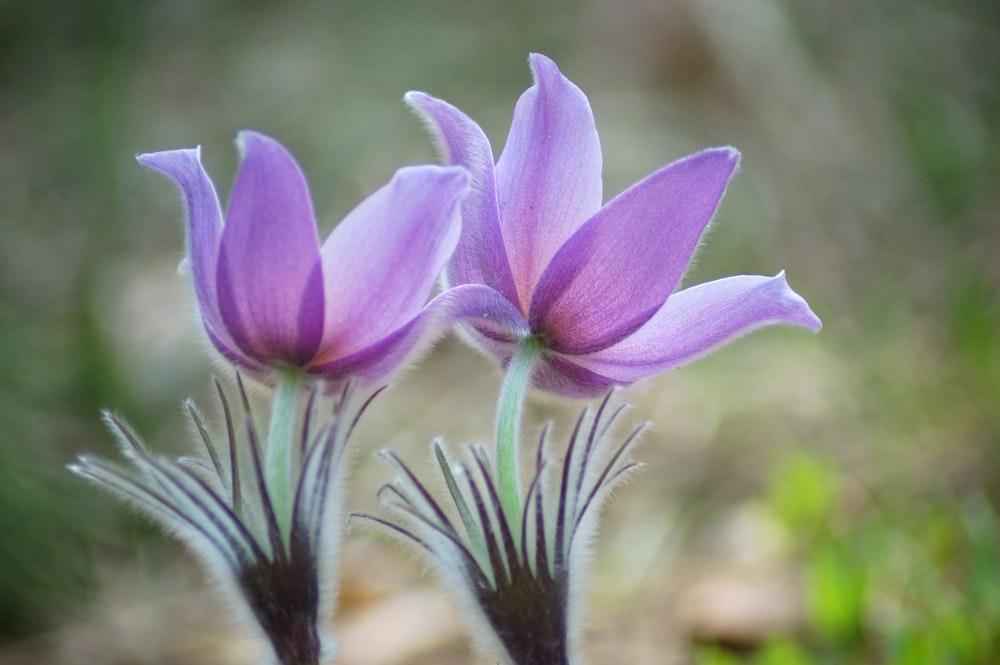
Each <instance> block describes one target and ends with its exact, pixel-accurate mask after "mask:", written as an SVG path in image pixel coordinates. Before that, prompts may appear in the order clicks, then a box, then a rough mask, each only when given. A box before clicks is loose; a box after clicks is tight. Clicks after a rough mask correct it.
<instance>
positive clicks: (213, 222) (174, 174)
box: [136, 146, 236, 355]
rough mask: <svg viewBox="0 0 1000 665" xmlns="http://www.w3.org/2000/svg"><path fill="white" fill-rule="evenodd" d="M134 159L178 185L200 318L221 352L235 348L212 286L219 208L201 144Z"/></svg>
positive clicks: (188, 263)
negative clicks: (181, 198) (182, 201)
mask: <svg viewBox="0 0 1000 665" xmlns="http://www.w3.org/2000/svg"><path fill="white" fill-rule="evenodd" d="M136 159H137V160H138V162H139V163H140V164H142V165H143V166H148V167H150V168H154V169H156V170H157V171H159V172H160V173H163V174H164V175H166V176H168V177H169V178H171V179H172V180H173V181H174V182H175V183H177V186H178V188H180V190H181V195H182V196H183V197H184V216H185V226H184V242H185V246H186V249H185V252H184V259H185V262H186V263H187V265H188V266H189V269H190V270H191V277H192V281H193V282H194V292H195V297H196V298H197V299H198V309H199V310H200V311H201V318H202V321H203V322H204V324H205V327H206V328H207V329H208V331H209V336H210V337H211V338H212V341H213V343H215V345H216V346H218V347H219V351H220V352H221V353H223V354H224V355H225V354H226V353H227V352H230V353H231V352H235V351H236V349H235V344H234V343H233V341H232V339H231V338H230V336H229V334H228V332H227V331H226V329H225V326H223V325H222V317H221V315H220V313H219V301H218V298H217V297H216V290H215V271H216V262H217V261H218V258H219V241H220V238H221V237H222V209H221V208H220V206H219V198H218V196H217V195H216V193H215V186H214V185H213V184H212V180H211V179H210V178H209V177H208V174H207V173H206V172H205V168H204V167H203V166H202V164H201V147H200V146H199V147H197V148H186V149H182V150H165V151H163V152H150V153H145V154H142V155H139V156H137V157H136Z"/></svg>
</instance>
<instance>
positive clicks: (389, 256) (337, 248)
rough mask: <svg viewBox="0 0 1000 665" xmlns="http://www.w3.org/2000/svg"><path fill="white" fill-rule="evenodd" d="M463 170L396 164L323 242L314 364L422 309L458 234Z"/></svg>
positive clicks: (377, 336)
mask: <svg viewBox="0 0 1000 665" xmlns="http://www.w3.org/2000/svg"><path fill="white" fill-rule="evenodd" d="M468 181H469V178H468V175H467V174H466V173H465V171H464V170H463V169H461V168H458V167H440V166H414V167H409V168H403V169H400V170H399V171H397V172H396V175H395V176H394V177H393V178H392V180H391V181H390V182H389V184H387V185H386V186H384V187H382V188H381V189H379V190H378V191H376V192H375V193H374V194H372V195H371V196H369V197H368V198H367V199H365V200H364V201H362V202H361V204H360V205H358V207H357V208H355V209H354V210H353V211H351V213H350V214H349V215H347V217H346V218H345V219H344V221H342V222H341V223H340V224H338V225H337V226H336V228H334V230H333V232H332V233H331V234H330V237H329V238H327V240H326V242H325V243H324V244H323V249H322V256H323V273H324V278H325V292H326V295H327V298H328V299H329V302H330V303H331V306H330V307H329V308H328V309H327V312H326V321H325V330H324V333H323V346H322V348H321V349H320V352H319V354H318V355H317V357H316V360H315V362H316V363H318V364H322V363H325V362H328V361H331V360H334V359H336V358H339V357H343V356H346V355H350V354H352V353H354V352H356V351H358V350H359V349H363V348H366V347H369V346H371V345H372V344H374V343H376V342H378V341H379V340H381V339H382V338H383V337H385V336H387V335H389V334H390V333H392V332H393V331H395V330H396V329H398V328H399V327H400V326H402V325H403V324H405V323H407V322H408V321H409V320H410V319H412V318H413V317H414V316H416V314H417V312H419V311H420V310H421V309H423V307H424V305H425V304H426V303H427V298H428V296H430V294H431V291H432V290H433V288H434V283H435V282H436V281H437V278H438V276H439V275H440V274H441V271H442V270H443V269H444V266H445V265H446V264H447V262H448V259H449V258H450V257H451V254H452V252H453V251H454V250H455V245H456V244H457V243H458V237H459V234H460V233H461V221H460V217H459V210H460V203H461V197H462V195H463V194H464V193H465V192H466V191H467V187H468Z"/></svg>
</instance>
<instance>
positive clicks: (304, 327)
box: [138, 131, 495, 382]
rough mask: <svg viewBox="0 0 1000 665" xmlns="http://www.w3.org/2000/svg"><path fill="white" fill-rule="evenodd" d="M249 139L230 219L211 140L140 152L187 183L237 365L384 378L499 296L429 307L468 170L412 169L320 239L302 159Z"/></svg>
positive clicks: (458, 295) (459, 296)
mask: <svg viewBox="0 0 1000 665" xmlns="http://www.w3.org/2000/svg"><path fill="white" fill-rule="evenodd" d="M237 143H238V145H239V148H240V152H241V155H242V161H241V163H240V167H239V172H238V174H237V176H236V182H235V184H234V185H233V189H232V194H231V196H230V200H229V207H228V209H227V211H226V213H225V215H223V213H222V210H221V207H220V205H219V201H218V198H217V196H216V193H215V188H214V186H213V185H212V181H211V180H210V179H209V177H208V174H207V173H206V172H205V170H204V168H203V167H202V164H201V158H200V152H201V151H200V148H192V149H182V150H169V151H165V152H154V153H149V154H143V155H139V157H138V160H139V162H141V163H142V164H144V165H146V166H149V167H152V168H154V169H157V170H159V171H161V172H163V173H164V174H166V175H167V176H169V177H170V178H172V179H173V180H174V181H175V182H176V183H177V185H178V186H179V187H180V190H181V193H182V195H183V197H184V201H185V205H186V218H187V219H186V239H187V251H186V263H187V265H188V267H189V269H190V273H191V275H192V277H193V281H194V290H195V294H196V296H197V301H198V307H199V310H200V314H201V320H202V322H203V324H204V327H205V331H206V332H207V334H208V338H209V339H210V340H211V342H212V344H213V345H214V346H215V348H216V349H218V351H219V352H220V353H221V354H222V355H223V356H224V357H225V358H226V359H228V360H229V361H231V362H232V363H234V364H236V365H237V366H240V367H242V368H245V369H247V370H251V371H252V372H254V373H257V374H258V375H259V374H260V373H261V371H262V370H265V369H269V368H292V369H298V370H302V371H304V372H308V373H310V374H313V375H320V376H322V377H324V378H326V379H344V378H346V377H349V376H350V377H354V378H355V379H357V380H362V381H367V382H371V381H378V380H381V379H382V378H384V377H385V375H386V374H388V373H389V372H391V371H392V370H393V369H394V368H396V367H397V366H398V365H400V364H401V363H402V362H404V361H405V359H406V358H407V357H409V356H410V355H411V354H412V353H413V352H414V351H416V350H417V349H418V348H419V347H420V346H421V345H422V342H424V341H427V340H428V339H429V338H432V337H433V334H431V332H432V331H431V330H430V329H431V328H437V329H439V330H440V329H443V328H445V327H447V325H448V324H449V323H450V322H451V319H452V318H453V317H455V316H460V315H461V313H462V312H463V311H466V310H469V309H472V310H477V308H478V307H479V304H478V303H477V298H480V297H485V298H486V299H490V298H493V297H495V294H493V293H492V292H489V291H488V290H483V289H479V290H472V291H469V290H462V291H459V292H455V293H451V294H447V295H446V296H444V297H442V298H439V299H438V300H437V301H435V303H433V305H432V306H428V307H427V308H425V307H424V306H425V304H426V303H427V299H428V296H429V295H430V293H431V291H432V289H433V288H434V285H435V282H436V280H437V278H438V276H439V274H440V272H441V270H442V268H443V267H444V265H445V263H446V262H447V260H448V258H449V257H450V256H451V253H452V251H453V250H454V248H455V245H456V243H457V242H458V238H459V229H460V220H459V202H460V200H461V197H462V196H463V194H464V193H465V191H466V189H467V181H468V177H467V175H466V174H465V172H464V171H463V170H462V169H460V168H455V167H444V168H442V167H438V166H418V167H408V168H403V169H400V170H399V171H398V172H397V173H396V175H395V176H394V177H393V179H392V180H391V182H389V184H387V185H386V186H385V187H383V188H382V189H380V190H378V191H377V192H375V193H374V194H372V195H371V196H370V197H369V198H368V199H366V200H365V201H363V202H362V203H361V204H360V205H359V206H358V207H357V208H355V209H354V210H353V211H352V212H351V213H350V214H348V215H347V217H346V218H345V219H344V220H343V221H342V222H340V223H339V224H338V225H337V226H336V227H335V228H334V229H333V231H332V232H331V233H330V235H329V236H328V237H327V239H326V241H325V242H324V243H323V244H322V245H320V243H319V240H318V237H317V230H316V219H315V216H314V214H313V208H312V203H311V200H310V196H309V190H308V187H307V185H306V180H305V177H304V176H303V174H302V172H301V170H300V169H299V166H298V164H297V163H296V162H295V160H294V158H293V157H292V156H291V155H290V154H289V153H288V151H287V150H286V149H285V148H284V147H283V146H281V145H280V144H279V143H278V142H277V141H275V140H274V139H271V138H269V137H267V136H264V135H262V134H258V133H255V132H249V131H246V132H241V133H240V134H239V137H238V141H237ZM477 311H478V310H477Z"/></svg>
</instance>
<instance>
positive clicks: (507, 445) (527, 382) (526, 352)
mask: <svg viewBox="0 0 1000 665" xmlns="http://www.w3.org/2000/svg"><path fill="white" fill-rule="evenodd" d="M541 348H542V345H541V343H540V342H539V340H538V339H536V338H534V337H528V338H526V339H525V340H524V341H523V342H521V346H520V347H518V350H517V352H515V353H514V355H513V357H511V359H510V364H509V365H507V374H506V375H505V376H504V380H503V385H502V386H501V387H500V399H499V401H498V403H497V429H496V446H497V447H496V465H497V468H496V480H497V487H498V491H499V492H500V505H501V507H503V511H504V514H505V515H506V516H507V521H508V522H509V523H510V525H511V530H512V531H513V532H514V533H515V534H520V533H521V467H520V466H519V463H518V453H519V448H520V445H519V434H520V430H521V415H522V414H523V412H524V402H525V400H526V398H527V396H528V388H529V387H530V386H531V375H532V372H533V370H534V366H535V360H536V359H537V358H538V355H539V352H540V350H541ZM516 537H519V536H516Z"/></svg>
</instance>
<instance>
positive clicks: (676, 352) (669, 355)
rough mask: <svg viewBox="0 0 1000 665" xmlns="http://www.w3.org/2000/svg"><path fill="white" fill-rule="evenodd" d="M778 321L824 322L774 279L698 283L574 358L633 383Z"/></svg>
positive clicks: (744, 277)
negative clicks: (625, 333)
mask: <svg viewBox="0 0 1000 665" xmlns="http://www.w3.org/2000/svg"><path fill="white" fill-rule="evenodd" d="M779 323H786V324H791V325H797V326H802V327H805V328H811V329H812V330H819V329H820V328H821V327H822V325H823V324H822V323H821V322H820V320H819V317H817V316H816V314H814V313H813V311H812V310H811V309H810V308H809V305H808V303H806V301H805V300H803V298H802V297H801V296H800V295H799V294H797V293H795V291H793V290H792V289H791V287H789V286H788V282H787V281H786V280H785V273H784V272H780V273H778V274H777V275H776V276H774V277H763V276H758V275H739V276H735V277H726V278H724V279H718V280H715V281H713V282H706V283H705V284H699V285H698V286H693V287H691V288H689V289H685V290H683V291H680V292H678V293H676V294H674V295H672V296H671V297H670V299H669V300H668V301H667V303H666V305H664V306H663V308H662V309H661V310H660V311H659V312H657V313H656V316H654V317H653V318H652V319H650V320H649V322H647V323H646V325H644V326H643V327H641V328H639V330H637V331H636V332H635V333H634V334H633V335H631V336H630V337H627V338H625V339H624V340H622V341H621V342H619V343H618V344H615V345H614V346H612V347H610V348H608V349H604V350H603V351H598V352H597V353H594V354H591V355H589V356H579V357H577V358H575V360H576V361H577V362H578V363H579V364H581V365H583V366H584V367H587V368H588V369H590V370H592V371H594V372H597V373H599V374H601V375H604V376H608V377H610V378H612V379H614V380H615V381H616V382H621V383H631V382H633V381H636V380H638V379H641V378H643V377H645V376H649V375H651V374H656V373H658V372H663V371H666V370H670V369H675V368H677V367H680V366H681V365H684V364H687V363H689V362H691V361H693V360H696V359H697V358H699V357H701V356H703V355H705V354H707V353H709V352H710V351H712V350H714V349H716V348H718V347H719V346H722V345H723V344H727V343H728V342H731V341H733V340H735V339H736V338H738V337H740V336H742V335H745V334H747V333H749V332H751V331H753V330H756V329H757V328H761V327H763V326H769V325H774V324H779Z"/></svg>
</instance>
